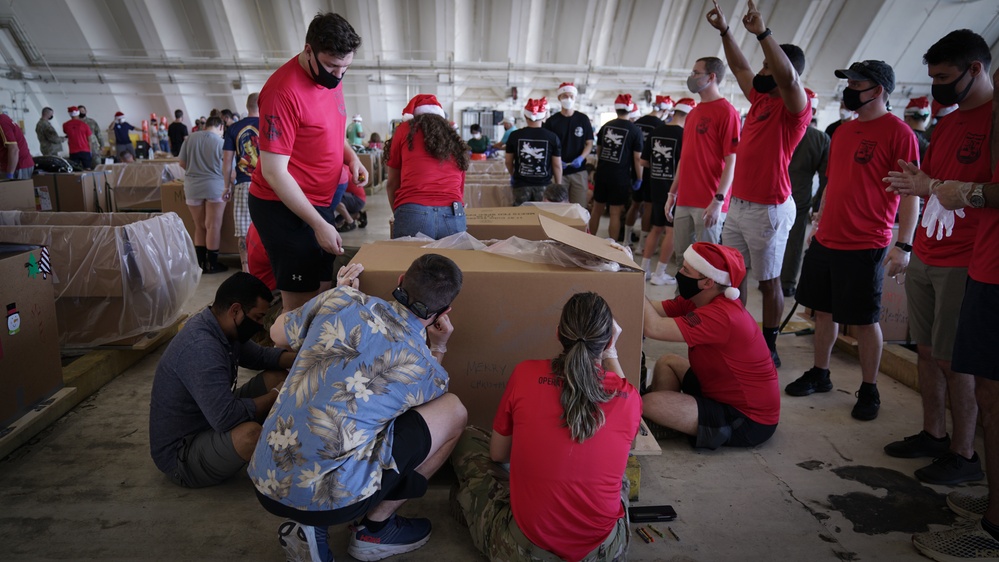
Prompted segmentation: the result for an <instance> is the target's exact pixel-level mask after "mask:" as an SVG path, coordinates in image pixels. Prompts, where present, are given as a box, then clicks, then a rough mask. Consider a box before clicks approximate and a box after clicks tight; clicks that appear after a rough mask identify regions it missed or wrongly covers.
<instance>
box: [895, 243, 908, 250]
mask: <svg viewBox="0 0 999 562" xmlns="http://www.w3.org/2000/svg"><path fill="white" fill-rule="evenodd" d="M895 247H896V248H898V249H899V250H902V251H903V252H911V251H912V244H906V243H905V242H895Z"/></svg>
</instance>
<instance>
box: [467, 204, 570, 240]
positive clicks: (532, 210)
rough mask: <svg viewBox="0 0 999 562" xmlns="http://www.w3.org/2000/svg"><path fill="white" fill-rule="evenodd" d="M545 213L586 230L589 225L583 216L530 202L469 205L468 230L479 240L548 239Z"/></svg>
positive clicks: (556, 219) (566, 223)
mask: <svg viewBox="0 0 999 562" xmlns="http://www.w3.org/2000/svg"><path fill="white" fill-rule="evenodd" d="M542 216H544V217H548V218H550V219H552V220H555V221H558V222H560V223H562V224H565V225H568V226H570V227H572V228H575V229H576V230H580V231H582V232H586V226H587V225H586V223H585V222H583V220H582V219H578V218H570V217H562V216H559V215H556V214H554V213H549V212H547V211H543V210H541V209H539V208H537V207H531V206H521V207H480V208H471V209H466V210H465V223H466V231H467V232H468V233H469V234H471V235H472V236H474V237H476V238H478V239H479V240H491V239H503V238H509V237H511V236H516V237H518V238H523V239H525V240H546V238H545V237H546V236H547V233H546V232H545V229H544V228H543V227H542V226H541V220H540V218H539V217H542Z"/></svg>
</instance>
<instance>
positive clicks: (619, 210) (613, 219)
mask: <svg viewBox="0 0 999 562" xmlns="http://www.w3.org/2000/svg"><path fill="white" fill-rule="evenodd" d="M623 214H624V205H611V206H610V238H612V239H614V240H617V235H618V233H619V232H621V215H623ZM628 242H629V241H628V240H625V241H624V244H625V245H627V244H628Z"/></svg>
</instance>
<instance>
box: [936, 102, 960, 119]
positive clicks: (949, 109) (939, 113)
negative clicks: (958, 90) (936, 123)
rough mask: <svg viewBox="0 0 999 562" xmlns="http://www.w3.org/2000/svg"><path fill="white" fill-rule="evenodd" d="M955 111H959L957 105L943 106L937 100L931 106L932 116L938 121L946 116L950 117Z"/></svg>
mask: <svg viewBox="0 0 999 562" xmlns="http://www.w3.org/2000/svg"><path fill="white" fill-rule="evenodd" d="M955 110H957V104H956V103H955V104H954V105H948V106H944V105H941V104H940V103H939V102H938V101H937V100H933V103H932V104H930V115H932V116H933V117H935V118H937V119H939V118H941V117H943V116H944V115H950V114H951V113H953V112H954V111H955Z"/></svg>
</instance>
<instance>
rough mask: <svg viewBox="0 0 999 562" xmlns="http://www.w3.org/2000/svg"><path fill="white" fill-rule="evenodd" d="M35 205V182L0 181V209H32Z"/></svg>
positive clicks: (36, 203) (34, 208)
mask: <svg viewBox="0 0 999 562" xmlns="http://www.w3.org/2000/svg"><path fill="white" fill-rule="evenodd" d="M37 205H38V202H37V201H36V200H35V184H34V182H32V181H31V180H7V181H0V210H3V211H34V210H36V209H37Z"/></svg>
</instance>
